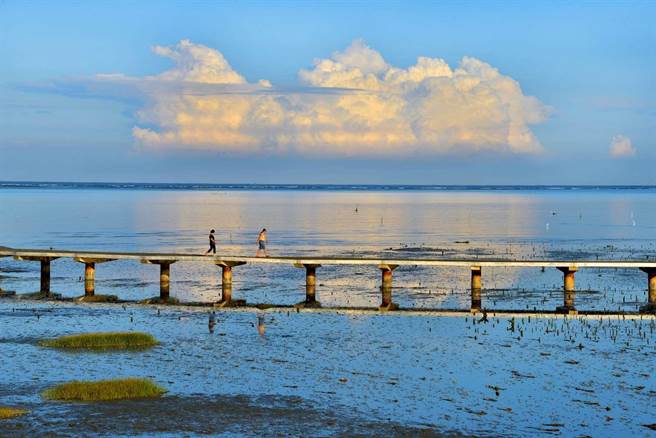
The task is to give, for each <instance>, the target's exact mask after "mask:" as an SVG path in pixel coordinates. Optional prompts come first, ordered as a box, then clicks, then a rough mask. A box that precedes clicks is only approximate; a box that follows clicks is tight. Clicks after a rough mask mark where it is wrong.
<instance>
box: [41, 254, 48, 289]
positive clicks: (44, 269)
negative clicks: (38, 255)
mask: <svg viewBox="0 0 656 438" xmlns="http://www.w3.org/2000/svg"><path fill="white" fill-rule="evenodd" d="M40 261H41V290H40V292H41V293H43V294H46V295H50V259H49V258H48V257H44V258H42V259H41V260H40Z"/></svg>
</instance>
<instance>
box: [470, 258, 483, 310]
mask: <svg viewBox="0 0 656 438" xmlns="http://www.w3.org/2000/svg"><path fill="white" fill-rule="evenodd" d="M481 301H482V300H481V267H480V266H472V267H471V311H472V312H478V311H479V310H481Z"/></svg>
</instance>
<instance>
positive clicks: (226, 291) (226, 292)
mask: <svg viewBox="0 0 656 438" xmlns="http://www.w3.org/2000/svg"><path fill="white" fill-rule="evenodd" d="M220 302H221V303H226V304H229V303H230V302H232V282H230V283H223V284H221V301H220Z"/></svg>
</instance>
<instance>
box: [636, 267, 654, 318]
mask: <svg viewBox="0 0 656 438" xmlns="http://www.w3.org/2000/svg"><path fill="white" fill-rule="evenodd" d="M640 270H641V271H642V272H645V273H646V274H647V304H645V305H644V306H642V307H640V313H654V314H656V268H640Z"/></svg>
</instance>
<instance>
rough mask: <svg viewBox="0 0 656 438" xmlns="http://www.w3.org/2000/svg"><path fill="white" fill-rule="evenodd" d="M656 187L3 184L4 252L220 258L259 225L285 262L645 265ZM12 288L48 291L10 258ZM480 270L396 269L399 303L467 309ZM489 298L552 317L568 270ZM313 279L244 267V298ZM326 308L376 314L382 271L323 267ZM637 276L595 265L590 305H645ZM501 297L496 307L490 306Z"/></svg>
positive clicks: (67, 278)
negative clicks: (372, 309)
mask: <svg viewBox="0 0 656 438" xmlns="http://www.w3.org/2000/svg"><path fill="white" fill-rule="evenodd" d="M655 201H656V188H654V187H646V186H640V187H542V186H541V187H533V186H522V187H508V186H466V187H464V186H307V185H306V186H298V185H267V186H264V185H207V184H205V185H203V184H200V185H181V184H123V183H121V184H108V183H92V184H89V183H84V184H79V183H1V184H0V245H4V246H10V247H19V248H25V247H27V248H50V247H52V248H62V249H89V250H91V249H94V250H99V251H103V250H104V251H163V252H183V253H194V254H198V253H202V252H204V251H205V249H206V246H207V243H206V242H207V234H208V231H209V229H210V228H215V229H216V230H217V240H218V247H219V253H220V254H226V255H254V253H255V249H256V248H255V239H256V237H257V233H258V231H259V230H260V229H261V228H262V227H266V228H267V229H268V230H269V252H270V253H271V254H272V255H313V256H376V257H378V256H380V257H395V258H419V257H421V258H486V257H487V258H521V259H596V258H600V259H606V258H611V259H646V258H648V257H656V202H655ZM0 268H2V269H4V270H5V272H4V273H3V274H2V275H3V278H1V279H0V280H1V282H2V286H0V287H3V288H5V289H7V288H9V289H12V290H16V291H19V292H29V291H33V290H35V288H36V285H37V280H38V269H37V268H38V267H37V264H36V263H26V262H14V261H11V260H7V259H5V260H0ZM52 269H53V289H55V290H56V291H58V292H61V293H63V294H65V295H69V296H74V295H78V294H80V293H81V292H80V291H81V290H83V289H82V288H83V286H82V281H81V275H82V266H81V265H79V264H77V263H75V262H73V261H71V260H57V261H55V262H53V268H52ZM468 275H469V273H468V272H466V270H462V269H449V268H430V269H429V268H412V267H409V268H403V269H399V270H397V271H396V272H395V287H396V288H395V291H394V294H395V300H396V301H398V302H399V303H400V304H402V305H406V306H411V307H448V308H462V307H466V306H467V305H468V291H467V287H468V281H469V278H468ZM96 276H97V290H98V291H99V292H101V293H103V292H105V293H114V294H118V295H120V296H121V297H125V298H133V299H135V298H140V297H144V298H145V297H146V296H149V295H156V294H157V287H158V284H157V278H158V277H157V271H156V267H153V266H142V265H139V264H136V263H134V262H123V261H118V262H112V263H111V264H103V265H99V266H98V269H97V272H96ZM483 280H484V288H485V289H486V292H485V293H484V300H485V299H486V295H487V299H488V301H487V303H488V304H489V303H491V302H492V303H494V305H495V306H496V307H497V308H498V307H499V306H501V307H504V308H526V307H530V308H532V307H545V308H551V307H555V306H556V305H558V304H559V302H560V301H561V299H562V298H561V293H560V288H561V282H562V278H561V274H560V273H559V272H558V271H556V270H548V271H545V272H540V271H539V270H531V269H510V268H499V269H494V270H492V269H490V270H486V272H484V276H483ZM218 282H219V278H218V269H217V268H215V267H213V266H212V265H210V264H208V265H207V266H205V265H199V264H190V263H178V264H176V265H174V266H173V271H172V293H173V295H176V296H178V297H179V298H181V299H183V300H193V301H198V300H200V301H213V300H216V299H217V297H218V284H219V283H218ZM302 282H303V273H302V272H301V271H300V270H298V269H295V268H292V267H285V266H271V267H267V266H262V265H252V266H244V267H240V268H237V269H236V271H235V290H234V295H235V296H237V295H241V296H242V297H244V298H246V299H248V300H249V301H253V302H262V301H268V302H276V303H286V304H291V303H294V302H296V301H299V300H300V299H301V298H302V296H303V284H302ZM319 282H320V284H319V287H318V294H319V295H320V299H321V301H322V302H324V304H334V305H367V306H375V305H376V304H377V302H378V300H379V297H378V291H377V287H378V283H379V272H378V270H377V269H376V268H375V267H373V266H372V267H371V268H367V267H330V266H326V267H323V268H321V269H320V270H319ZM645 284H646V281H645V278H644V274H642V273H640V272H639V271H616V270H583V271H581V272H580V273H578V274H577V287H578V288H579V289H580V290H581V293H580V294H579V297H578V299H579V301H580V302H581V303H582V304H583V305H584V306H585V307H586V308H594V309H602V308H615V307H620V308H625V309H628V310H634V309H635V308H637V306H639V305H640V304H641V303H642V301H644V288H645ZM490 300H492V301H490Z"/></svg>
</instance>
